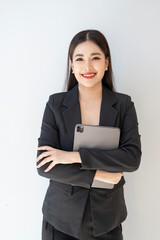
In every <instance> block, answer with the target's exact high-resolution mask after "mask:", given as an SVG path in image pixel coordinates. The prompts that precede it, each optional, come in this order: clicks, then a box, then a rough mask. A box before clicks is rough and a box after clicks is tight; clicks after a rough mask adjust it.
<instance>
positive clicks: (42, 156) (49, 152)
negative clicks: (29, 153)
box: [36, 151, 52, 162]
mask: <svg viewBox="0 0 160 240" xmlns="http://www.w3.org/2000/svg"><path fill="white" fill-rule="evenodd" d="M51 154H52V151H46V152H43V153H41V154H40V155H39V156H38V158H37V159H36V162H38V161H39V160H41V159H42V158H44V157H48V156H50V155H51Z"/></svg>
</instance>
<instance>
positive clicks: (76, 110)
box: [62, 84, 118, 143]
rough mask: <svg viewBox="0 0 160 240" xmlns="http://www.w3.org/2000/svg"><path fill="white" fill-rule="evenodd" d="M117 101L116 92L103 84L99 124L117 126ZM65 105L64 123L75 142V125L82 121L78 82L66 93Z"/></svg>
mask: <svg viewBox="0 0 160 240" xmlns="http://www.w3.org/2000/svg"><path fill="white" fill-rule="evenodd" d="M117 101H118V100H117V98H116V97H115V95H114V92H112V91H111V90H109V89H108V88H107V87H105V86H104V85H103V88H102V102H101V110H100V121H99V126H111V127H114V126H115V123H116V119H117V115H118V113H117V110H116V109H115V108H114V107H113V105H114V104H115V103H116V102H117ZM63 106H65V110H64V111H63V112H62V115H63V118H64V123H65V126H66V130H67V133H68V135H69V137H70V139H71V141H72V143H73V141H74V129H75V125H76V124H78V123H79V124H81V123H82V122H81V109H80V103H79V93H78V84H77V85H76V86H75V87H73V88H72V89H71V90H70V91H68V92H67V93H66V95H65V98H64V100H63Z"/></svg>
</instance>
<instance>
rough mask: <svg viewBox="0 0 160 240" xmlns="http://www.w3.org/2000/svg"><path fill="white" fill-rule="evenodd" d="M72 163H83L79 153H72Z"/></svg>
mask: <svg viewBox="0 0 160 240" xmlns="http://www.w3.org/2000/svg"><path fill="white" fill-rule="evenodd" d="M70 160H71V163H82V161H81V157H80V154H79V152H74V151H73V152H70Z"/></svg>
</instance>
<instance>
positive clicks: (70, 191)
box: [50, 180, 73, 196]
mask: <svg viewBox="0 0 160 240" xmlns="http://www.w3.org/2000/svg"><path fill="white" fill-rule="evenodd" d="M50 184H51V185H53V186H55V187H56V188H57V189H58V190H60V191H61V192H64V193H66V194H68V195H69V196H72V194H73V187H72V185H69V184H66V183H62V182H57V181H53V180H50Z"/></svg>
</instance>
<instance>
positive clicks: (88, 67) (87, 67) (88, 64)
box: [84, 60, 93, 71]
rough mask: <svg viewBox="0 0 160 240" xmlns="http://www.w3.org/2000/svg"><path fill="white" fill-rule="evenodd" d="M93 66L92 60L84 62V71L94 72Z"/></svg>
mask: <svg viewBox="0 0 160 240" xmlns="http://www.w3.org/2000/svg"><path fill="white" fill-rule="evenodd" d="M92 68H93V66H92V62H91V61H90V60H87V61H85V62H84V69H85V71H89V70H92Z"/></svg>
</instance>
